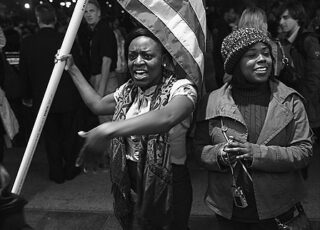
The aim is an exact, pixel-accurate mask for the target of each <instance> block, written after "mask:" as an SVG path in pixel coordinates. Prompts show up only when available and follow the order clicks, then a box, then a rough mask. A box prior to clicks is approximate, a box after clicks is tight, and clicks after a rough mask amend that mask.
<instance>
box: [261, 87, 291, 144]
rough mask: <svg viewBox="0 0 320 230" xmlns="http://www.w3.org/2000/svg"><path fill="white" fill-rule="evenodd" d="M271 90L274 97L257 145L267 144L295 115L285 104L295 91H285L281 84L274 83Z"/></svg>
mask: <svg viewBox="0 0 320 230" xmlns="http://www.w3.org/2000/svg"><path fill="white" fill-rule="evenodd" d="M280 84H282V83H280ZM270 88H271V95H272V96H271V100H270V103H269V106H268V111H267V116H266V119H265V122H264V125H263V127H262V129H261V132H260V136H259V138H258V140H257V144H267V143H268V142H269V141H270V140H271V139H272V138H274V137H275V136H276V135H277V134H278V133H279V132H280V131H281V130H282V129H283V128H284V127H286V126H287V125H288V124H289V122H290V121H291V120H292V119H293V113H292V112H291V111H290V110H289V109H288V108H287V107H286V106H285V105H284V104H283V102H284V100H285V98H286V97H287V96H288V95H289V94H292V93H293V91H292V90H288V88H286V90H284V89H283V87H282V86H281V85H279V82H274V81H270ZM280 95H281V96H280Z"/></svg>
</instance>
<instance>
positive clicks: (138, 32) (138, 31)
mask: <svg viewBox="0 0 320 230" xmlns="http://www.w3.org/2000/svg"><path fill="white" fill-rule="evenodd" d="M140 36H146V37H149V38H151V39H152V40H154V41H156V42H157V43H159V44H160V46H161V49H162V51H163V52H166V49H165V48H164V47H163V45H162V44H161V42H160V41H159V39H158V38H157V37H156V36H155V35H154V34H153V33H151V32H150V31H149V30H148V29H146V28H144V27H137V28H135V29H133V30H132V31H131V32H130V33H129V34H128V35H127V37H126V41H125V45H124V52H125V56H126V58H127V57H128V52H129V46H130V43H131V42H132V40H133V39H135V38H137V37H140Z"/></svg>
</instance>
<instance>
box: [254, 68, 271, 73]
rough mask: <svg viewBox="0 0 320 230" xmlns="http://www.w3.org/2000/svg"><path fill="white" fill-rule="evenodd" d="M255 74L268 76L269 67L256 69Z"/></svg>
mask: <svg viewBox="0 0 320 230" xmlns="http://www.w3.org/2000/svg"><path fill="white" fill-rule="evenodd" d="M254 72H255V73H257V74H266V73H267V72H268V68H267V67H259V68H256V69H254Z"/></svg>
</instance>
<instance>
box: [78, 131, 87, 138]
mask: <svg viewBox="0 0 320 230" xmlns="http://www.w3.org/2000/svg"><path fill="white" fill-rule="evenodd" d="M78 135H79V136H80V137H83V138H85V137H86V136H87V132H84V131H79V132H78Z"/></svg>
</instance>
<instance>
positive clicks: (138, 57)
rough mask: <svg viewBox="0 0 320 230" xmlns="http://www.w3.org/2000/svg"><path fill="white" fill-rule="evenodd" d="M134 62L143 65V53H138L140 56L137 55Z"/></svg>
mask: <svg viewBox="0 0 320 230" xmlns="http://www.w3.org/2000/svg"><path fill="white" fill-rule="evenodd" d="M134 64H136V65H141V64H143V58H142V57H141V55H138V56H137V58H136V60H135V62H134Z"/></svg>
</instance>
